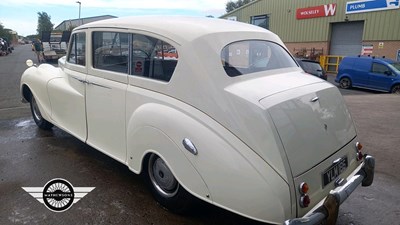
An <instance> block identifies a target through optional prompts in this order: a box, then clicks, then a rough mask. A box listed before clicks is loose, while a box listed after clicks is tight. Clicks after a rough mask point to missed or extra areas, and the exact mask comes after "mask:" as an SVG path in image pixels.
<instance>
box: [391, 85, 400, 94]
mask: <svg viewBox="0 0 400 225" xmlns="http://www.w3.org/2000/svg"><path fill="white" fill-rule="evenodd" d="M391 92H392V93H393V94H397V95H400V84H397V85H395V86H393V87H392V91H391Z"/></svg>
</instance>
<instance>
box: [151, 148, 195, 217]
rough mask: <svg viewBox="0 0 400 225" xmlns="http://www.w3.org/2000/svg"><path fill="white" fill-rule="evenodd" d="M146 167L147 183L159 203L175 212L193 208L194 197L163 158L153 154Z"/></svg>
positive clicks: (183, 211) (184, 211)
mask: <svg viewBox="0 0 400 225" xmlns="http://www.w3.org/2000/svg"><path fill="white" fill-rule="evenodd" d="M144 169H145V171H143V172H144V173H145V174H144V175H145V180H146V183H147V185H148V186H149V188H150V190H151V193H152V194H153V196H154V198H155V199H156V200H157V202H158V203H160V204H161V205H162V206H163V207H165V208H167V209H168V210H170V211H172V212H175V213H186V212H188V211H190V210H191V208H192V206H193V203H194V202H195V199H194V197H193V196H192V195H191V194H190V193H188V192H187V191H186V190H185V189H184V188H183V187H182V186H181V185H180V184H179V182H178V181H177V180H176V178H175V176H174V174H173V173H172V172H171V170H170V169H169V167H168V165H167V164H166V163H165V161H164V160H163V159H161V158H160V157H159V156H158V155H156V154H151V155H150V157H148V160H147V163H146V164H145V167H144Z"/></svg>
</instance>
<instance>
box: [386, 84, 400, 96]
mask: <svg viewBox="0 0 400 225" xmlns="http://www.w3.org/2000/svg"><path fill="white" fill-rule="evenodd" d="M396 86H400V82H396V83H394V84H392V86H391V87H390V90H389V91H390V93H393V88H394V87H396Z"/></svg>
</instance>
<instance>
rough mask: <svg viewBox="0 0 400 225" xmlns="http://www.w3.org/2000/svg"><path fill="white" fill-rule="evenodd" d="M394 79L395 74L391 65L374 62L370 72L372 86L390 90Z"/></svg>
mask: <svg viewBox="0 0 400 225" xmlns="http://www.w3.org/2000/svg"><path fill="white" fill-rule="evenodd" d="M393 80H394V75H393V74H392V70H391V69H389V67H387V66H386V65H383V64H380V63H372V69H371V72H370V73H369V87H370V88H373V89H379V90H385V91H390V86H391V84H392V82H393Z"/></svg>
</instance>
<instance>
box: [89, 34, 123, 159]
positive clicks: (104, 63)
mask: <svg viewBox="0 0 400 225" xmlns="http://www.w3.org/2000/svg"><path fill="white" fill-rule="evenodd" d="M91 35H92V38H91V40H92V45H91V52H92V54H91V59H90V64H91V67H90V68H89V71H88V76H87V78H86V81H87V87H86V110H87V126H88V138H87V143H88V144H89V145H91V146H93V147H95V148H96V149H98V150H100V151H102V152H104V153H106V154H108V155H110V156H111V157H113V158H115V159H116V160H119V161H121V162H123V163H125V160H126V121H125V117H126V116H125V104H126V102H125V99H126V89H127V84H128V58H129V45H128V41H129V35H128V33H121V32H118V31H102V30H94V31H93V32H92V33H91Z"/></svg>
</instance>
